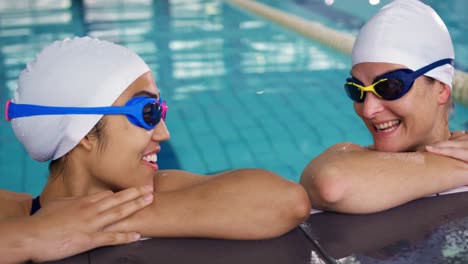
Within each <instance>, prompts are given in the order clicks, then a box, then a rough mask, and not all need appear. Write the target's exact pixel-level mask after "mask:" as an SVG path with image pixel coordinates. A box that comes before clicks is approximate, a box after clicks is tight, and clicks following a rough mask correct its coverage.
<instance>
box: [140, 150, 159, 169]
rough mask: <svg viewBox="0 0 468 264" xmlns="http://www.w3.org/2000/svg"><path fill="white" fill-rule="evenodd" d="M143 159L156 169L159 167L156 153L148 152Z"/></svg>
mask: <svg viewBox="0 0 468 264" xmlns="http://www.w3.org/2000/svg"><path fill="white" fill-rule="evenodd" d="M143 160H144V161H145V162H146V163H147V164H148V165H149V166H151V168H153V169H154V170H157V169H158V165H157V163H156V162H157V161H158V155H156V153H152V154H148V155H146V156H143Z"/></svg>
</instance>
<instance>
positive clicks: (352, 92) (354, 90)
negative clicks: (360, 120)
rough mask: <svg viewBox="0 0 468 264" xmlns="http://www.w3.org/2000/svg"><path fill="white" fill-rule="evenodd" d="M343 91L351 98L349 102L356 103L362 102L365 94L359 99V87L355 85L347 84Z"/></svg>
mask: <svg viewBox="0 0 468 264" xmlns="http://www.w3.org/2000/svg"><path fill="white" fill-rule="evenodd" d="M345 90H346V94H347V95H348V97H349V98H351V100H353V101H355V102H358V103H362V102H364V98H365V96H366V94H365V93H364V95H363V96H362V98H361V89H359V87H357V86H356V85H353V84H352V83H349V82H347V83H346V84H345Z"/></svg>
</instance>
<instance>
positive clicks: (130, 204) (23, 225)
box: [0, 188, 152, 263]
mask: <svg viewBox="0 0 468 264" xmlns="http://www.w3.org/2000/svg"><path fill="white" fill-rule="evenodd" d="M151 191H152V188H131V189H128V190H125V191H121V192H118V193H112V192H111V191H106V192H101V193H97V194H94V195H90V196H86V197H79V198H67V199H62V200H58V201H53V202H50V203H48V204H47V206H45V207H43V208H41V209H40V210H39V211H38V212H37V213H36V214H35V215H34V216H28V215H23V216H20V215H17V216H14V217H7V218H3V219H2V220H0V234H2V239H0V256H2V257H1V258H2V263H19V262H24V261H28V260H32V261H48V260H57V259H61V258H65V257H68V256H71V255H75V254H78V253H81V252H84V251H87V250H90V249H93V248H96V247H101V246H107V245H116V244H124V243H130V242H133V241H136V240H138V239H139V238H140V235H139V234H138V233H135V232H131V231H128V232H104V231H103V229H104V228H105V227H107V226H108V225H110V224H113V223H115V222H117V221H119V220H121V219H124V218H126V217H128V216H129V215H131V214H133V213H135V212H136V211H138V210H140V209H142V208H143V207H145V206H147V205H148V204H150V203H151V201H152V195H151Z"/></svg>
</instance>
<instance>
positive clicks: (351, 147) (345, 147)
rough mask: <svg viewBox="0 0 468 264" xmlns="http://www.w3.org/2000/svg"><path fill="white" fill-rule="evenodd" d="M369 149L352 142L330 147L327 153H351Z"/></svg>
mask: <svg viewBox="0 0 468 264" xmlns="http://www.w3.org/2000/svg"><path fill="white" fill-rule="evenodd" d="M367 150H369V148H368V147H363V146H360V145H357V144H355V143H351V142H342V143H338V144H335V145H333V146H331V147H329V148H328V149H327V150H326V151H327V152H349V151H367Z"/></svg>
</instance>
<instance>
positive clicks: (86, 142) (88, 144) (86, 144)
mask: <svg viewBox="0 0 468 264" xmlns="http://www.w3.org/2000/svg"><path fill="white" fill-rule="evenodd" d="M95 144H96V138H94V137H91V136H89V135H86V136H85V137H84V138H83V139H82V140H80V142H79V143H78V146H80V147H82V148H84V149H86V150H87V151H91V150H92V149H93V147H94V146H95Z"/></svg>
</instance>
